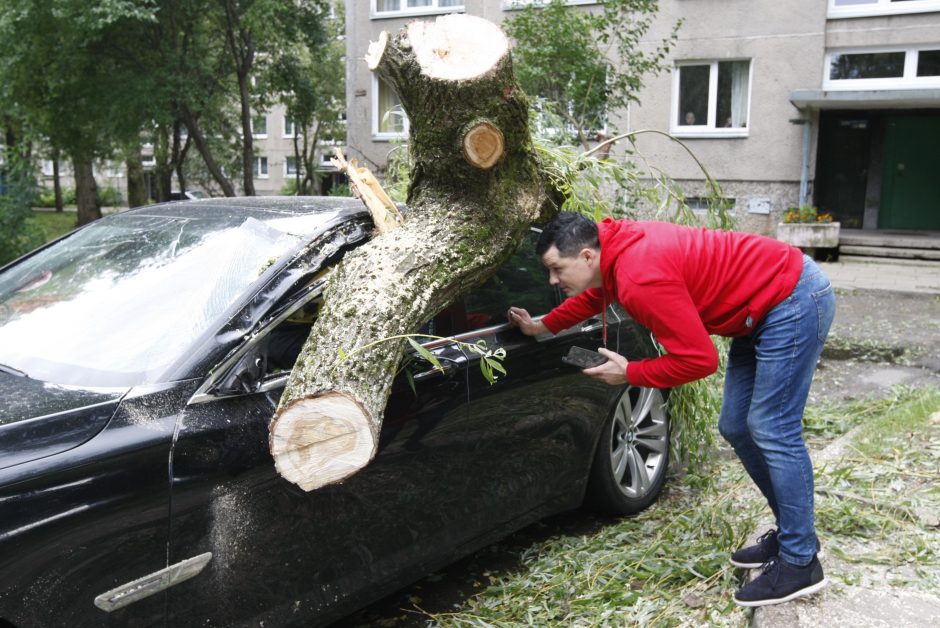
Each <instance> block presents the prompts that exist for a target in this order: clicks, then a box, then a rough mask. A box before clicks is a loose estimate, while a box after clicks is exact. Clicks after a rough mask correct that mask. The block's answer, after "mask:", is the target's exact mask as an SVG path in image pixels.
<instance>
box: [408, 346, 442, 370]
mask: <svg viewBox="0 0 940 628" xmlns="http://www.w3.org/2000/svg"><path fill="white" fill-rule="evenodd" d="M408 344H410V345H411V348H412V349H414V350H415V351H416V352H417V353H418V355H420V356H421V357H422V358H424V359H425V360H427V361H428V362H430V363H431V364H432V365H433V366H434V368H436V369H437V370H439V371H440V372H441V373H443V372H444V367H443V366H441V363H440V361H438V359H437V358H436V357H435V356H434V354H432V353H431V352H430V351H428V350H427V349H425V348H424V347H422V346H421V345H420V344H418V342H417V341H416V340H415V339H414V338H409V339H408Z"/></svg>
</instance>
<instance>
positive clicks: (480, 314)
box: [430, 233, 557, 336]
mask: <svg viewBox="0 0 940 628" xmlns="http://www.w3.org/2000/svg"><path fill="white" fill-rule="evenodd" d="M537 238H538V234H535V233H532V234H529V237H527V238H526V239H525V240H524V241H523V243H522V244H521V245H520V246H519V249H518V250H517V251H516V252H515V253H514V254H513V256H512V257H511V258H509V260H508V261H506V263H505V264H503V265H502V266H501V267H500V269H499V270H497V271H496V274H495V275H493V276H492V277H490V278H489V279H488V280H487V281H486V283H484V284H483V285H482V286H480V287H479V288H477V289H475V290H473V291H472V292H470V293H469V294H467V295H466V296H464V297H463V298H462V299H460V300H458V301H457V302H455V303H454V304H453V305H451V306H450V307H448V308H446V309H445V310H444V311H442V312H441V313H440V314H438V315H437V316H435V317H434V320H433V321H432V324H431V331H430V333H433V334H435V335H438V336H452V335H454V334H460V333H464V332H468V331H474V330H476V329H481V328H483V327H492V326H494V325H502V324H504V323H506V322H507V321H506V311H507V310H509V307H510V306H516V307H522V308H525V309H526V310H528V311H529V313H530V314H531V315H532V316H540V315H542V314H546V313H548V312H549V311H550V310H551V309H552V308H553V307H555V305H556V299H557V297H556V291H555V288H553V287H552V286H550V285H549V283H548V272H547V271H546V270H545V267H544V266H543V265H542V261H541V260H540V259H539V258H538V256H537V255H536V254H535V242H536V240H537Z"/></svg>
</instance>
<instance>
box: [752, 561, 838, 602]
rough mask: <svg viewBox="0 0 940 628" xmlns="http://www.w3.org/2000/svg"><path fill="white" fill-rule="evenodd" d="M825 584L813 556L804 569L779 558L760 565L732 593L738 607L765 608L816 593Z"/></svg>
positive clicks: (819, 566) (819, 567)
mask: <svg viewBox="0 0 940 628" xmlns="http://www.w3.org/2000/svg"><path fill="white" fill-rule="evenodd" d="M827 584H829V581H828V580H827V579H826V578H825V577H824V576H823V569H822V565H820V564H819V559H818V558H817V557H816V556H813V560H812V562H810V564H808V565H806V566H805V567H797V566H796V565H791V564H790V563H788V562H787V561H785V560H783V559H782V558H780V557H779V556H777V557H774V558H771V559H770V560H769V561H768V562H767V564H766V565H764V568H763V572H762V573H761V575H759V576H757V577H756V578H754V579H753V580H751V581H750V582H749V583H747V584H746V585H744V586H743V587H741V590H740V591H738V592H737V593H735V594H734V601H735V602H737V603H738V604H739V605H741V606H767V605H768V604H782V603H784V602H789V601H790V600H793V599H796V598H798V597H802V596H804V595H810V594H812V593H816V592H817V591H819V590H820V589H822V588H823V587H825V586H826V585H827Z"/></svg>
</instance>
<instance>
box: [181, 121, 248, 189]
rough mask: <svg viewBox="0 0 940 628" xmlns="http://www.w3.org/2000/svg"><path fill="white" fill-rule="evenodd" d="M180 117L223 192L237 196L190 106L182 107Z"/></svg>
mask: <svg viewBox="0 0 940 628" xmlns="http://www.w3.org/2000/svg"><path fill="white" fill-rule="evenodd" d="M180 118H181V119H182V121H183V124H185V125H186V130H187V131H188V132H189V136H190V137H191V138H193V142H195V143H196V150H197V151H199V154H200V155H201V156H202V160H203V161H204V162H205V163H206V168H208V169H209V173H210V174H211V175H212V178H213V179H215V181H216V183H218V184H219V187H220V188H222V193H223V194H225V196H235V187H234V186H233V185H232V182H231V181H229V179H228V177H226V176H225V173H223V172H222V167H221V166H219V163H218V162H217V161H216V160H215V157H214V156H213V155H212V149H211V148H210V147H209V142H208V141H207V140H206V136H205V135H204V134H203V132H202V128H201V127H200V126H199V121H198V120H197V118H196V115H195V114H194V113H193V112H192V111H191V110H190V109H189V107H187V106H186V105H182V106H181V107H180Z"/></svg>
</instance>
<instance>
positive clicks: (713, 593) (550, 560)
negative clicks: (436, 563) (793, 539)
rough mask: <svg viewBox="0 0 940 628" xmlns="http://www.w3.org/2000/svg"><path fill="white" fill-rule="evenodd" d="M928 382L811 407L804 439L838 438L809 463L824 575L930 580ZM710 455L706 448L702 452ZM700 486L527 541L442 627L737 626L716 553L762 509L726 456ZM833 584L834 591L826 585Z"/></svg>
mask: <svg viewBox="0 0 940 628" xmlns="http://www.w3.org/2000/svg"><path fill="white" fill-rule="evenodd" d="M938 408H940V391H938V390H936V389H920V390H917V389H910V388H897V389H894V390H893V391H892V394H891V396H889V397H888V398H886V399H881V400H874V401H871V400H869V401H860V402H852V403H847V404H839V405H826V406H819V407H816V408H810V409H808V411H807V417H806V424H807V435H808V437H809V438H810V440H811V441H812V442H814V443H815V445H816V447H814V448H817V447H821V446H823V445H825V444H827V443H829V442H831V441H833V440H835V439H836V438H838V437H840V436H843V435H845V434H846V433H848V432H849V431H850V430H852V429H853V428H857V430H856V431H855V432H854V433H853V434H852V435H850V436H849V437H848V438H849V439H851V440H850V447H849V448H848V449H847V450H846V451H847V453H846V455H845V457H843V458H840V459H839V460H838V461H837V462H835V463H831V464H828V465H819V466H818V468H817V504H816V506H817V507H816V514H817V529H818V531H819V534H820V536H821V538H822V540H823V544H824V545H825V547H826V550H827V551H828V552H829V553H830V558H827V559H825V560H824V563H825V568H826V570H827V574H828V575H830V577H834V578H835V580H836V581H837V582H842V583H845V584H858V583H861V584H868V585H875V586H877V585H878V584H879V583H880V584H882V585H883V583H884V582H885V581H887V582H889V583H891V584H894V585H897V586H913V587H917V588H922V589H924V590H931V589H933V590H936V588H937V587H940V556H938V553H940V550H938V549H936V548H940V527H936V525H935V524H934V522H933V520H932V519H931V518H930V517H931V516H933V515H934V514H936V513H938V512H940V487H938V486H937V481H936V479H937V471H938V468H937V465H938V460H940V415H938V414H937V411H938ZM714 453H715V452H713V454H714ZM717 453H718V454H719V455H717V456H715V455H713V460H714V462H713V464H711V465H710V466H709V470H708V471H707V472H705V473H703V474H702V477H701V480H702V481H701V482H695V483H693V485H690V484H689V483H685V484H682V483H680V482H676V481H673V482H672V483H670V484H668V485H667V489H666V490H665V492H664V493H663V496H662V498H661V499H660V500H659V502H657V503H656V504H654V505H653V506H652V507H651V508H650V509H648V510H647V511H646V512H644V513H642V514H640V515H638V516H636V517H631V518H629V519H621V520H613V521H611V523H610V525H608V526H606V527H604V528H603V529H601V530H600V531H598V532H596V533H593V534H587V535H561V536H558V537H555V538H552V539H549V540H547V541H543V542H538V543H535V544H533V545H531V546H528V547H527V548H525V549H524V550H523V551H522V554H521V557H520V562H521V565H522V566H521V567H520V568H518V569H515V570H513V571H512V572H509V573H502V574H498V573H492V574H488V578H489V586H487V587H486V588H485V589H484V590H483V591H481V592H480V593H479V594H477V595H476V596H474V597H472V598H470V599H469V600H467V601H466V602H465V603H464V604H463V605H462V606H461V607H460V608H458V609H457V610H456V611H455V612H452V613H443V614H435V615H431V616H430V617H429V619H431V620H432V621H433V622H434V623H435V625H440V626H459V627H464V626H476V627H479V626H486V627H489V626H493V627H497V626H498V627H509V626H513V627H515V626H532V625H537V626H605V625H607V626H622V625H640V626H690V625H695V626H697V625H719V626H742V627H743V626H747V625H748V624H749V623H750V612H749V611H746V610H745V609H742V608H740V607H738V606H736V605H735V604H734V602H733V600H732V596H733V594H734V592H735V591H736V590H737V589H738V587H739V586H740V585H741V582H742V577H743V573H742V571H741V570H736V569H734V568H733V567H732V566H731V565H730V564H729V563H728V555H729V553H730V552H732V551H733V550H734V549H737V548H738V547H740V546H741V545H742V544H743V543H744V542H745V540H746V538H747V537H748V535H750V534H752V533H753V532H755V531H759V530H758V525H759V523H761V522H764V521H767V519H768V518H769V516H770V513H769V510H768V509H767V508H766V506H765V503H764V500H763V498H762V497H761V496H760V495H759V493H758V492H757V490H756V488H755V487H754V486H753V485H752V484H751V481H750V479H749V478H747V477H746V475H745V473H744V471H743V469H742V468H741V466H740V464H739V463H738V461H737V460H736V459H734V458H733V456H730V455H725V454H729V453H730V452H728V451H725V450H721V451H719V452H717ZM836 594H837V593H836Z"/></svg>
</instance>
